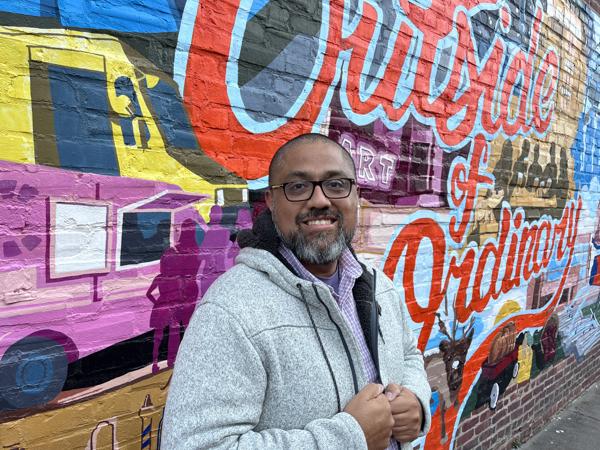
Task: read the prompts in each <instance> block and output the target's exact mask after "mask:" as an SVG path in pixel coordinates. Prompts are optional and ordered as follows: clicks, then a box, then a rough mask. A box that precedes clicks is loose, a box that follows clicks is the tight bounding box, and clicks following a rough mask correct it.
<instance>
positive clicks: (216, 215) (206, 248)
mask: <svg viewBox="0 0 600 450" xmlns="http://www.w3.org/2000/svg"><path fill="white" fill-rule="evenodd" d="M209 216H210V221H209V223H208V228H207V230H206V233H205V234H204V240H203V241H202V246H201V247H200V264H201V270H200V273H201V279H200V291H201V296H204V293H205V292H206V291H207V290H208V288H209V287H210V286H211V284H213V282H214V281H215V280H216V279H217V278H218V277H219V276H220V275H221V274H222V273H223V272H225V271H226V270H227V269H229V268H230V267H231V264H232V262H231V260H230V258H229V257H228V255H229V254H230V250H231V247H232V245H233V243H232V242H231V239H229V236H230V232H229V230H228V229H227V228H225V227H223V226H222V225H221V219H222V217H223V210H222V209H221V207H220V206H218V205H215V206H213V207H212V208H211V209H210V214H209Z"/></svg>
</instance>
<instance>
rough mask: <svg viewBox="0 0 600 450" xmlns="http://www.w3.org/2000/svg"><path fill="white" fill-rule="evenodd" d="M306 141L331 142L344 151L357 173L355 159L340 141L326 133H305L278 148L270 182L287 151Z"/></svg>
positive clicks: (272, 165) (270, 168)
mask: <svg viewBox="0 0 600 450" xmlns="http://www.w3.org/2000/svg"><path fill="white" fill-rule="evenodd" d="M306 143H320V144H331V145H333V146H335V147H337V148H338V149H339V150H340V151H341V152H342V155H343V156H344V159H345V160H346V161H347V162H348V164H349V166H350V167H351V168H352V172H353V173H356V165H355V164H354V160H353V159H352V156H351V155H350V153H348V151H347V150H346V149H345V148H344V147H342V146H341V145H340V144H339V143H338V142H336V141H334V140H333V139H331V138H330V137H328V136H325V135H324V134H319V133H305V134H301V135H299V136H296V137H295V138H293V139H290V140H289V141H287V142H286V143H285V144H283V145H282V146H281V147H279V148H278V149H277V151H276V152H275V154H274V155H273V158H272V159H271V163H270V164H269V183H271V180H272V179H273V177H274V175H275V172H276V171H277V170H278V169H279V166H280V165H281V161H282V160H283V157H284V156H285V155H286V154H287V152H289V151H290V150H293V149H294V148H296V147H298V146H299V145H300V144H306Z"/></svg>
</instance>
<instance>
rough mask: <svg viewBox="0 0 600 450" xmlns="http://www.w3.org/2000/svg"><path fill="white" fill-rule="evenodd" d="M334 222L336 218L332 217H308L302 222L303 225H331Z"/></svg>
mask: <svg viewBox="0 0 600 450" xmlns="http://www.w3.org/2000/svg"><path fill="white" fill-rule="evenodd" d="M335 222H337V220H336V219H332V218H326V219H309V220H305V221H304V222H303V223H304V224H305V225H310V226H312V225H331V224H334V223H335Z"/></svg>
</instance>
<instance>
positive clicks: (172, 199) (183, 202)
mask: <svg viewBox="0 0 600 450" xmlns="http://www.w3.org/2000/svg"><path fill="white" fill-rule="evenodd" d="M205 198H208V196H207V195H203V194H187V193H183V192H166V193H164V194H162V195H161V196H160V197H158V198H156V199H154V200H152V201H150V202H148V203H145V204H144V205H142V206H139V207H137V208H136V209H179V208H181V207H184V206H187V205H191V204H192V203H195V202H197V201H200V200H204V199H205Z"/></svg>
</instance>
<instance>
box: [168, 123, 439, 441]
mask: <svg viewBox="0 0 600 450" xmlns="http://www.w3.org/2000/svg"><path fill="white" fill-rule="evenodd" d="M269 183H270V187H269V189H268V191H267V193H266V201H267V206H268V211H266V212H265V213H263V214H262V215H260V216H259V217H258V218H257V220H256V221H255V224H254V226H253V229H252V232H251V233H241V234H240V237H239V239H238V242H239V243H240V246H241V247H243V249H242V250H241V252H240V254H239V256H238V257H237V259H236V265H235V266H234V267H233V268H232V269H230V270H229V271H228V272H226V273H225V274H223V276H221V277H220V278H219V279H218V280H217V281H216V282H215V283H214V284H213V286H211V288H210V289H209V291H208V292H207V293H206V296H205V297H204V299H203V302H202V303H201V304H200V306H199V307H198V308H197V309H196V312H195V313H194V317H193V319H192V322H191V323H190V326H189V328H188V330H187V332H186V334H185V337H184V339H183V343H182V346H181V348H180V352H179V354H178V355H177V362H176V364H175V370H174V374H173V379H172V382H171V386H170V391H169V397H168V401H167V408H166V411H165V418H164V427H163V448H166V449H193V448H220V449H221V448H222V449H225V448H239V449H313V448H314V449H316V448H320V449H364V448H369V449H386V448H391V449H395V448H400V445H399V444H398V442H400V443H402V445H401V447H402V448H403V449H410V448H411V446H410V441H411V440H413V439H415V438H416V437H418V436H419V435H420V434H421V433H423V432H426V431H427V429H428V428H429V423H430V413H429V399H430V395H431V391H430V388H429V385H428V383H427V377H426V374H425V371H424V369H423V359H422V355H421V353H420V352H419V350H418V349H417V348H416V344H415V339H414V337H413V335H412V333H411V331H410V329H409V327H408V323H407V319H408V312H407V310H406V306H405V305H404V304H403V303H402V302H401V300H400V299H399V296H398V294H397V292H396V291H395V290H394V286H393V284H392V282H391V281H390V280H389V279H388V278H387V277H386V276H385V275H383V274H382V273H381V272H377V271H375V270H373V269H370V268H367V267H366V266H364V265H362V264H360V263H359V262H358V261H357V259H356V257H355V256H354V254H353V252H352V250H351V248H350V242H351V240H352V237H353V235H354V231H355V228H356V220H357V212H358V193H357V190H356V181H355V169H354V163H353V161H352V158H351V157H350V155H349V154H348V153H347V152H346V151H345V150H344V149H343V148H342V147H341V146H339V145H338V144H337V143H335V142H334V141H332V140H330V139H329V138H327V137H325V136H322V135H318V134H307V135H302V136H299V137H297V138H295V139H293V140H292V141H290V142H288V143H287V144H285V145H284V146H283V147H282V148H280V149H279V150H278V151H277V153H276V154H275V156H274V157H273V159H272V161H271V165H270V168H269Z"/></svg>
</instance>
